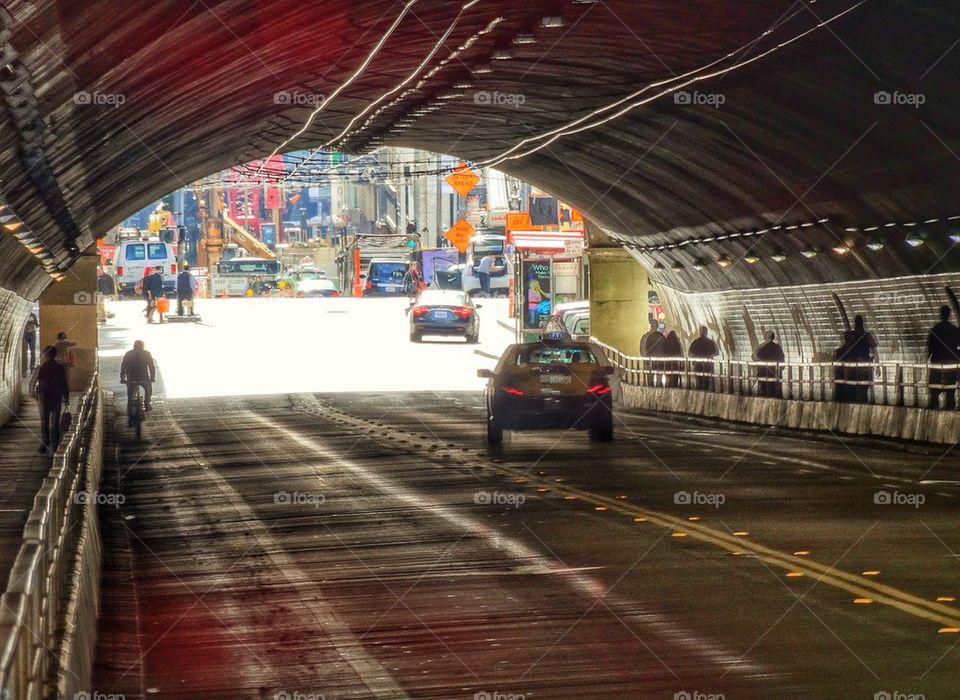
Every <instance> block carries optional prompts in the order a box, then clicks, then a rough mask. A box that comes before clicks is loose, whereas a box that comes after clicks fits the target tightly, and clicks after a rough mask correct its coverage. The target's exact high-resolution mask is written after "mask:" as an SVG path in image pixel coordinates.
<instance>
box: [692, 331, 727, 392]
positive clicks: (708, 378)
mask: <svg viewBox="0 0 960 700" xmlns="http://www.w3.org/2000/svg"><path fill="white" fill-rule="evenodd" d="M708 332H709V331H708V330H707V327H706V326H700V336H699V337H698V338H697V339H696V340H694V341H693V342H692V343H690V350H689V352H688V353H687V354H688V355H690V357H696V358H703V359H709V360H712V359H713V358H714V357H716V356H717V355H719V354H720V350H719V349H718V348H717V344H716V343H715V342H713V339H712V338H709V337H707V333H708ZM693 371H694V372H696V373H697V375H698V376H697V381H696V385H697V389H703V390H709V389H710V387H711V386H712V385H713V373H714V366H713V362H712V361H711V362H694V363H693Z"/></svg>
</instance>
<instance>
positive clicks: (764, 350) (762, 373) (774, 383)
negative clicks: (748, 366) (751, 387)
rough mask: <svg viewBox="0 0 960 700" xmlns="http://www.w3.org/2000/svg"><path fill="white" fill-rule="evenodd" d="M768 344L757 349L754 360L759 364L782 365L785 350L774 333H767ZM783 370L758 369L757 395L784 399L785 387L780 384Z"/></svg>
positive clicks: (774, 368)
mask: <svg viewBox="0 0 960 700" xmlns="http://www.w3.org/2000/svg"><path fill="white" fill-rule="evenodd" d="M765 338H766V342H765V343H764V344H763V345H761V346H760V347H759V348H757V351H756V352H755V353H753V359H754V360H756V361H757V362H776V363H778V364H782V363H783V362H784V361H785V360H786V356H785V355H784V354H783V348H782V347H780V344H779V343H777V341H776V336H775V335H774V334H773V331H767V333H766V335H765ZM782 372H783V370H782V369H781V368H779V367H757V379H758V380H759V381H758V382H757V395H758V396H770V397H773V398H778V399H779V398H783V386H782V385H781V384H780V376H781V373H782Z"/></svg>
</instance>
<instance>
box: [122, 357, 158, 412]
mask: <svg viewBox="0 0 960 700" xmlns="http://www.w3.org/2000/svg"><path fill="white" fill-rule="evenodd" d="M156 376H157V369H156V367H155V366H154V364H153V355H151V354H150V353H149V352H147V351H146V350H145V349H144V347H143V341H142V340H138V341H136V342H135V343H134V344H133V350H130V351H129V352H128V353H127V354H126V355H124V356H123V362H122V363H121V364H120V382H121V383H122V384H126V385H127V418H128V420H127V424H128V425H129V424H130V422H131V421H130V419H129V417H130V407H131V406H132V405H133V396H134V392H135V391H136V388H137V387H138V386H141V387H143V402H144V408H145V409H146V410H147V411H149V410H150V408H151V406H150V398H151V397H152V396H153V382H154V380H155V379H156Z"/></svg>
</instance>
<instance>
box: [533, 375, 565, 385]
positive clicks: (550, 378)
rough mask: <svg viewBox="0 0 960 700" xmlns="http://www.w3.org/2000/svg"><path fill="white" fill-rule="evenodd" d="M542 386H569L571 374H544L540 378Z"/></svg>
mask: <svg viewBox="0 0 960 700" xmlns="http://www.w3.org/2000/svg"><path fill="white" fill-rule="evenodd" d="M540 383H541V384H569V383H570V375H569V374H543V375H541V376H540Z"/></svg>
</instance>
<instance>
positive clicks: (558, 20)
mask: <svg viewBox="0 0 960 700" xmlns="http://www.w3.org/2000/svg"><path fill="white" fill-rule="evenodd" d="M563 25H564V22H563V17H544V18H543V19H541V20H540V26H541V27H544V28H546V29H556V28H557V27H562V26H563Z"/></svg>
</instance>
